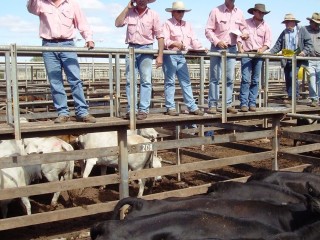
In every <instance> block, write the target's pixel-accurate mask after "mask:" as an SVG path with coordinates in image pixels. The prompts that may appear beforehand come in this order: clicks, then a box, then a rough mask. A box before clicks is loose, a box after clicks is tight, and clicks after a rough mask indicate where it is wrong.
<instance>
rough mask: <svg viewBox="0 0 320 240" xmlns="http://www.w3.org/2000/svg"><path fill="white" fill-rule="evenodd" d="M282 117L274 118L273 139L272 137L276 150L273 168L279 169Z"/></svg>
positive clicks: (273, 148) (274, 150)
mask: <svg viewBox="0 0 320 240" xmlns="http://www.w3.org/2000/svg"><path fill="white" fill-rule="evenodd" d="M280 119H281V118H280V117H273V118H272V129H273V134H274V136H273V139H272V150H273V152H274V158H273V161H272V170H279V166H278V152H279V144H280V141H279V137H278V134H279V129H280Z"/></svg>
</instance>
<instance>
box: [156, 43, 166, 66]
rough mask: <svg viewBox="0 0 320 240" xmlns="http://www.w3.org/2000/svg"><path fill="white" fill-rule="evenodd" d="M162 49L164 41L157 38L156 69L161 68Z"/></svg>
mask: <svg viewBox="0 0 320 240" xmlns="http://www.w3.org/2000/svg"><path fill="white" fill-rule="evenodd" d="M163 49H164V40H163V37H161V38H158V57H157V58H156V67H157V68H158V67H161V66H162V63H163Z"/></svg>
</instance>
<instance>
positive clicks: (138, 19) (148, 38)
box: [122, 8, 163, 45]
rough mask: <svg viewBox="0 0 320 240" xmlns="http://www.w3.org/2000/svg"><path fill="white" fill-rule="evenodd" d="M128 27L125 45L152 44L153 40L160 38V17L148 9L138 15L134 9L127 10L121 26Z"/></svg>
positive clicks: (161, 35)
mask: <svg viewBox="0 0 320 240" xmlns="http://www.w3.org/2000/svg"><path fill="white" fill-rule="evenodd" d="M124 25H128V27H127V36H126V43H133V44H140V45H146V44H152V43H153V42H154V39H155V38H157V39H159V38H162V37H163V34H162V29H161V23H160V17H159V15H158V13H157V12H155V11H154V10H152V9H150V8H146V10H145V11H144V12H143V13H142V14H141V15H139V13H138V11H137V10H136V9H135V8H132V9H130V10H129V12H128V14H127V16H126V17H125V19H124V23H123V25H122V26H124Z"/></svg>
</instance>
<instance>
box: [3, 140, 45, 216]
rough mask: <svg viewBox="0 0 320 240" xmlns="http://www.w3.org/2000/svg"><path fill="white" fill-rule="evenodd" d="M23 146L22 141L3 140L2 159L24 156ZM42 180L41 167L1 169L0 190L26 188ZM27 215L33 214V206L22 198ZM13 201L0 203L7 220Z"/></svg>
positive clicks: (25, 198) (27, 199) (26, 198)
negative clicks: (10, 203)
mask: <svg viewBox="0 0 320 240" xmlns="http://www.w3.org/2000/svg"><path fill="white" fill-rule="evenodd" d="M23 154H24V151H23V146H22V144H21V141H16V140H2V141H0V157H11V156H20V155H23ZM38 178H41V170H40V165H33V166H25V167H14V168H3V169H0V189H7V188H15V187H24V186H27V185H29V184H30V183H31V182H32V181H33V180H35V179H38ZM21 200H22V203H23V205H24V206H25V209H26V211H27V214H28V215H30V214H31V204H30V201H29V198H28V197H21ZM10 201H11V199H7V200H2V201H0V206H1V212H2V217H3V218H6V217H7V213H8V204H9V202H10Z"/></svg>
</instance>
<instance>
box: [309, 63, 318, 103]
mask: <svg viewBox="0 0 320 240" xmlns="http://www.w3.org/2000/svg"><path fill="white" fill-rule="evenodd" d="M308 71H309V73H310V80H309V97H310V99H312V100H316V101H318V100H319V89H320V88H319V87H320V61H315V60H309V67H308Z"/></svg>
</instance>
